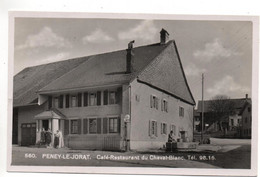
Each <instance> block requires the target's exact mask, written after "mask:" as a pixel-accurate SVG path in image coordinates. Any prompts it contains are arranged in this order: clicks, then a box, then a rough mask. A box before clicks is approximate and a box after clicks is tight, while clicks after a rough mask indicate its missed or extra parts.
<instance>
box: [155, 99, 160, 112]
mask: <svg viewBox="0 0 260 177" xmlns="http://www.w3.org/2000/svg"><path fill="white" fill-rule="evenodd" d="M158 102H159V99H158V98H157V97H156V98H155V108H156V109H158Z"/></svg>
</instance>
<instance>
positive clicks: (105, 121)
mask: <svg viewBox="0 0 260 177" xmlns="http://www.w3.org/2000/svg"><path fill="white" fill-rule="evenodd" d="M106 133H107V118H106V117H105V118H103V134H106Z"/></svg>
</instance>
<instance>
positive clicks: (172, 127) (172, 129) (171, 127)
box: [170, 124, 176, 135]
mask: <svg viewBox="0 0 260 177" xmlns="http://www.w3.org/2000/svg"><path fill="white" fill-rule="evenodd" d="M170 131H172V132H173V135H176V126H175V125H173V124H171V125H170Z"/></svg>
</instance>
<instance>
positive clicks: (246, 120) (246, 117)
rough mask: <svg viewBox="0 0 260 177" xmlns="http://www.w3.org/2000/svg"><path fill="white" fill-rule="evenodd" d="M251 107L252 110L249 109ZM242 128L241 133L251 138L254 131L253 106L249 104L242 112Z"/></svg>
mask: <svg viewBox="0 0 260 177" xmlns="http://www.w3.org/2000/svg"><path fill="white" fill-rule="evenodd" d="M248 109H250V111H248ZM241 116H242V130H241V135H242V137H243V138H250V137H251V133H252V113H251V106H250V105H249V104H247V106H246V108H245V109H244V111H243V113H242V115H241Z"/></svg>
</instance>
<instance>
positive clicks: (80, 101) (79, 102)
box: [78, 93, 82, 107]
mask: <svg viewBox="0 0 260 177" xmlns="http://www.w3.org/2000/svg"><path fill="white" fill-rule="evenodd" d="M81 106H82V94H81V93H78V107H81Z"/></svg>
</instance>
